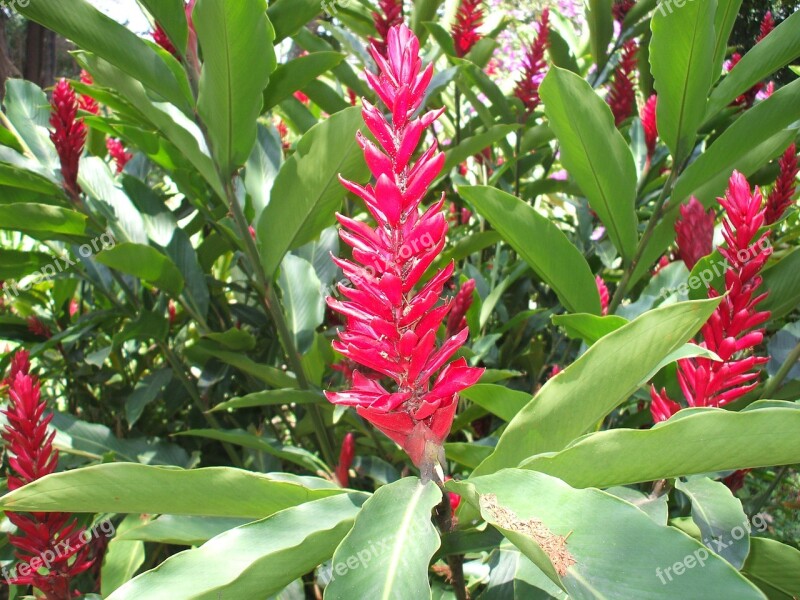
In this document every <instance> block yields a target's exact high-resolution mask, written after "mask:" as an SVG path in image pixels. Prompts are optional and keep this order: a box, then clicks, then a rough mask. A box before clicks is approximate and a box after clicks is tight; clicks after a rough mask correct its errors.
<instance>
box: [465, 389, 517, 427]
mask: <svg viewBox="0 0 800 600" xmlns="http://www.w3.org/2000/svg"><path fill="white" fill-rule="evenodd" d="M459 395H460V396H461V397H462V398H466V399H467V400H471V401H472V402H474V403H475V404H477V405H478V406H482V407H483V408H485V409H486V410H488V411H489V412H490V413H492V414H493V415H497V416H498V417H500V418H501V419H503V420H504V421H511V419H513V418H514V417H515V416H516V414H517V413H518V412H519V411H521V410H522V409H523V408H524V407H525V405H526V404H528V402H530V401H531V395H530V394H528V393H526V392H518V391H516V390H511V389H508V388H507V387H503V386H502V385H491V384H486V383H480V384H478V385H473V386H472V387H471V388H467V389H466V390H464V391H463V392H461V393H460V394H459Z"/></svg>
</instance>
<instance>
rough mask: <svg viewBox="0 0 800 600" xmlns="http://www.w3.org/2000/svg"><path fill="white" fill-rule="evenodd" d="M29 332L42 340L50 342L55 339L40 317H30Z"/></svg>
mask: <svg viewBox="0 0 800 600" xmlns="http://www.w3.org/2000/svg"><path fill="white" fill-rule="evenodd" d="M28 331H30V332H31V333H32V334H33V335H38V336H39V337H40V338H44V339H46V340H49V339H50V338H51V337H53V332H52V331H50V328H49V327H48V326H47V325H45V324H44V323H43V322H42V320H41V319H40V318H39V317H28Z"/></svg>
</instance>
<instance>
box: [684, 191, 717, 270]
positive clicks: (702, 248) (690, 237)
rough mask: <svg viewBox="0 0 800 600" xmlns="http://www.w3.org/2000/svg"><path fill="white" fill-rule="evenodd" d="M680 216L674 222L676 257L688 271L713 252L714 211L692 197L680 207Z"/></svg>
mask: <svg viewBox="0 0 800 600" xmlns="http://www.w3.org/2000/svg"><path fill="white" fill-rule="evenodd" d="M680 211H681V216H680V217H678V220H677V221H676V222H675V233H677V234H678V256H679V257H680V259H681V260H682V261H683V262H684V263H685V264H686V268H687V269H689V270H690V271H691V270H692V269H694V266H695V265H696V264H697V261H698V260H700V259H701V258H703V257H704V256H708V255H709V254H711V252H712V251H713V250H714V211H713V210H711V209H709V210H708V212H706V209H704V208H703V205H702V204H700V202H699V201H698V200H697V198H695V197H694V196H692V198H691V199H690V200H689V202H688V203H687V204H684V205H682V206H681V207H680Z"/></svg>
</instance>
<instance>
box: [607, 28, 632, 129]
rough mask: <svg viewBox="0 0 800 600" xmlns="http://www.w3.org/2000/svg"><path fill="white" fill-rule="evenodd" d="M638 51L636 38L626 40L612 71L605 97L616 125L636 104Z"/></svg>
mask: <svg viewBox="0 0 800 600" xmlns="http://www.w3.org/2000/svg"><path fill="white" fill-rule="evenodd" d="M638 52H639V45H638V43H637V42H636V40H628V41H627V42H625V44H624V45H623V46H622V54H621V56H620V59H619V65H618V66H617V70H616V71H614V76H613V78H612V81H611V89H610V90H609V92H608V97H607V98H606V101H607V102H608V104H609V106H611V112H612V113H614V122H615V123H616V125H617V127H619V126H620V125H622V123H624V122H625V120H626V119H627V118H628V117H630V116H631V114H633V108H634V106H635V105H636V89H635V88H634V76H635V73H636V67H637V58H636V55H637V54H638Z"/></svg>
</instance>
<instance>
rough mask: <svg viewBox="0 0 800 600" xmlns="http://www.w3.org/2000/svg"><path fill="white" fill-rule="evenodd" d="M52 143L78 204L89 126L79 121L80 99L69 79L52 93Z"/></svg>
mask: <svg viewBox="0 0 800 600" xmlns="http://www.w3.org/2000/svg"><path fill="white" fill-rule="evenodd" d="M51 104H52V115H51V117H50V126H51V127H52V128H53V129H52V131H51V132H50V140H51V141H52V142H53V145H54V146H55V147H56V152H57V153H58V158H59V159H60V161H61V177H62V179H63V180H64V190H65V191H66V192H67V193H68V194H69V195H70V197H71V198H72V199H73V200H77V199H78V197H79V195H80V193H81V188H80V186H79V185H78V164H79V162H80V158H81V155H82V154H83V148H84V146H85V144H86V134H87V131H86V125H85V124H84V122H83V119H78V118H77V115H78V98H77V97H76V95H75V92H74V91H73V90H72V87H71V86H70V84H69V82H68V81H67V80H66V79H61V80H60V81H59V82H58V83H57V84H56V87H55V89H54V90H53V99H52V102H51Z"/></svg>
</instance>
